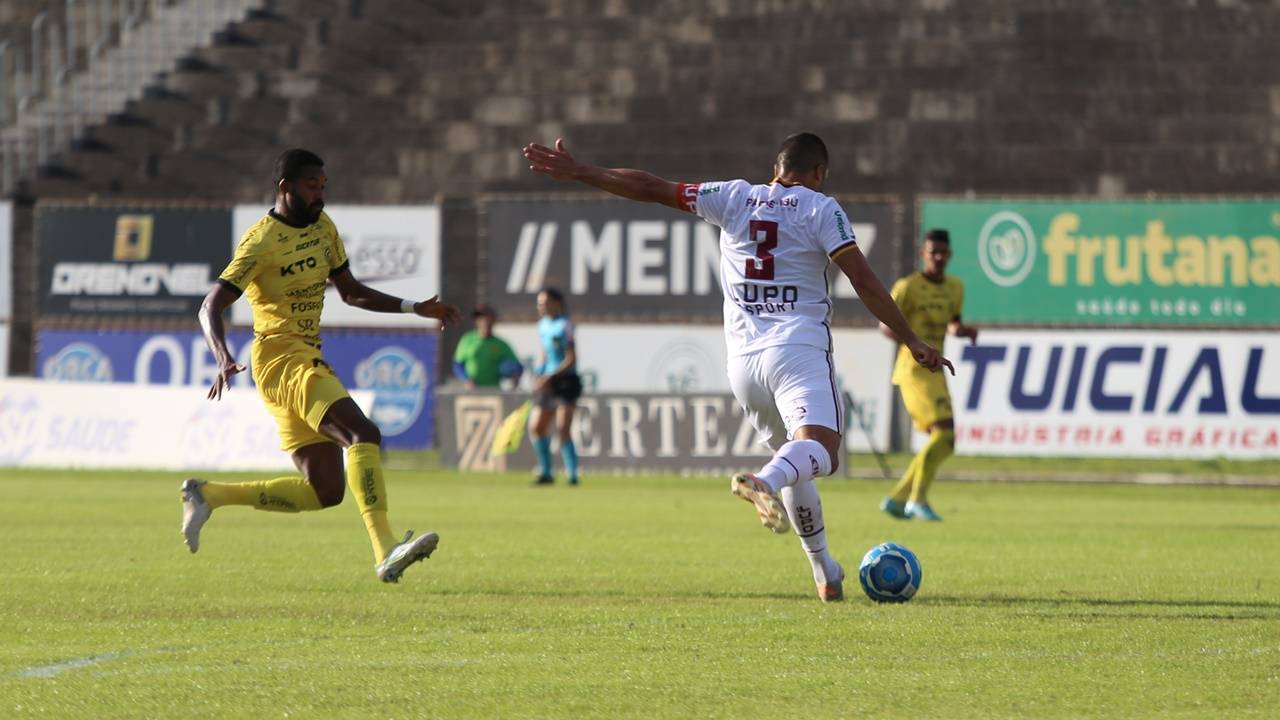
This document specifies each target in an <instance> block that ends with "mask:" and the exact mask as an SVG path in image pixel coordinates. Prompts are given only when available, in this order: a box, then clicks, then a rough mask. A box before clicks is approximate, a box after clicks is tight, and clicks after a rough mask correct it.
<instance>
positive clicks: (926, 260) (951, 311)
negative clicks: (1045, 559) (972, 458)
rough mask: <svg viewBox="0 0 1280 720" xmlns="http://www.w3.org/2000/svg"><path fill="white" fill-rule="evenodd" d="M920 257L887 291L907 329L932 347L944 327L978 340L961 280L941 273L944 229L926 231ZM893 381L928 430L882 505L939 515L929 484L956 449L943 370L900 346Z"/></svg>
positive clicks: (906, 514)
mask: <svg viewBox="0 0 1280 720" xmlns="http://www.w3.org/2000/svg"><path fill="white" fill-rule="evenodd" d="M920 257H921V261H922V266H923V269H922V270H921V271H919V272H915V273H912V274H910V275H908V276H906V277H904V278H902V279H900V280H898V282H896V283H894V285H893V291H892V292H891V294H892V295H893V300H894V302H896V303H898V307H899V308H900V309H901V310H902V314H903V315H905V316H906V318H907V322H909V323H910V324H911V329H912V330H914V331H915V332H916V334H917V335H919V336H920V337H921V338H922V339H923V340H924V341H925V342H926V343H928V344H929V345H931V346H933V347H936V348H940V347H942V342H943V339H944V338H945V337H946V334H947V330H950V331H951V332H952V334H954V335H956V336H957V337H967V338H969V340H970V341H971V342H975V343H976V342H977V341H978V329H977V328H975V327H971V326H969V325H965V324H964V322H963V321H961V319H960V311H961V308H962V307H963V305H964V283H962V282H961V281H960V279H959V278H957V277H953V276H949V275H946V274H945V271H946V269H947V261H948V260H950V259H951V237H950V235H949V234H948V233H947V231H946V230H930V231H929V232H928V233H926V234H925V236H924V247H923V248H922V249H921V251H920ZM880 329H881V331H882V332H884V333H885V334H886V335H888V336H889V338H890V339H893V340H897V338H896V337H894V335H893V333H892V332H890V331H889V329H888V328H887V327H885V326H884V325H883V324H882V325H881V326H880ZM893 384H894V385H897V386H898V389H899V390H900V391H901V392H902V402H903V404H904V405H906V407H907V412H908V413H909V414H910V415H911V419H912V421H913V422H914V423H915V426H916V427H917V428H918V429H919V430H920V431H921V432H927V433H929V441H928V442H927V443H925V446H924V447H923V448H921V449H920V452H919V453H917V454H916V456H915V458H914V459H912V461H911V464H910V465H908V466H907V470H906V472H905V473H903V475H902V479H901V480H899V481H898V484H897V485H896V486H894V488H893V492H892V493H891V494H890V495H889V497H886V498H885V499H884V500H883V501H882V502H881V503H880V509H881V510H883V511H884V512H886V513H888V514H890V515H892V516H894V517H896V518H903V519H906V518H916V519H918V520H933V521H937V520H941V519H942V518H941V517H939V516H938V514H937V513H936V512H934V511H933V508H932V507H930V506H929V486H930V485H931V484H932V483H933V479H934V478H935V477H937V475H938V466H940V465H942V462H943V461H944V460H946V459H947V458H949V457H951V455H952V453H954V452H955V441H956V433H955V421H954V420H953V418H954V416H953V414H952V412H951V393H950V392H948V390H947V380H946V378H945V377H944V376H943V374H942V373H934V372H929V371H927V370H923V369H922V368H920V366H919V364H918V363H917V362H916V361H915V360H914V359H913V358H912V357H911V352H910V351H909V350H907V349H906V348H905V347H899V348H898V359H897V361H896V363H895V364H894V366H893Z"/></svg>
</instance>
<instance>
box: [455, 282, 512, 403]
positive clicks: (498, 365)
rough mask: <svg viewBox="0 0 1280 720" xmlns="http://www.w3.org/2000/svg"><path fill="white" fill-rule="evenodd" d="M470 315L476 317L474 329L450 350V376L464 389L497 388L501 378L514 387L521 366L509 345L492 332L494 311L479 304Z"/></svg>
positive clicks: (494, 319) (494, 320) (495, 318)
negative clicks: (451, 364) (453, 349)
mask: <svg viewBox="0 0 1280 720" xmlns="http://www.w3.org/2000/svg"><path fill="white" fill-rule="evenodd" d="M471 314H472V316H473V317H475V319H476V329H475V330H470V331H468V332H467V333H466V334H464V335H463V336H462V339H460V340H459V341H458V349H457V350H455V351H454V353H453V374H454V376H456V377H457V378H458V379H459V380H461V381H462V382H463V384H465V385H466V386H467V388H468V389H474V388H478V387H485V388H496V387H500V385H501V382H502V380H503V378H506V379H508V380H510V381H511V387H513V388H514V387H516V386H518V385H519V384H520V376H521V374H523V373H524V367H523V366H521V365H520V360H519V359H518V358H516V354H515V353H514V352H513V351H512V350H511V346H510V345H508V344H507V342H506V341H505V340H503V339H502V338H500V337H498V336H497V335H494V334H493V324H494V322H496V321H497V319H498V316H497V314H496V313H494V311H493V308H491V307H489V306H488V305H485V304H483V303H482V304H480V305H477V306H476V309H475V310H474V311H473V312H472V313H471Z"/></svg>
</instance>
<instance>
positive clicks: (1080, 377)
mask: <svg viewBox="0 0 1280 720" xmlns="http://www.w3.org/2000/svg"><path fill="white" fill-rule="evenodd" d="M947 353H948V355H949V357H950V358H951V359H952V360H953V361H954V362H955V365H956V375H955V377H953V378H948V382H949V383H950V387H951V393H952V406H953V409H954V410H955V414H956V418H955V419H956V451H957V452H959V453H964V454H972V455H1044V456H1072V457H1083V456H1117V457H1153V458H1154V457H1160V458H1208V457H1226V458H1238V459H1251V458H1265V457H1272V458H1274V457H1276V456H1277V455H1280V374H1278V373H1276V372H1275V370H1276V368H1278V367H1280V338H1277V337H1275V336H1274V335H1272V334H1266V333H1225V332H1198V331H1177V332H1172V331H1167V332H1155V331H1129V332H1121V331H1115V330H1111V331H1097V330H1095V331H1088V332H1085V331H1039V332H1011V331H988V332H985V333H983V334H982V335H981V336H980V342H979V343H978V344H977V345H969V344H968V343H967V342H956V341H955V340H954V339H948V344H947Z"/></svg>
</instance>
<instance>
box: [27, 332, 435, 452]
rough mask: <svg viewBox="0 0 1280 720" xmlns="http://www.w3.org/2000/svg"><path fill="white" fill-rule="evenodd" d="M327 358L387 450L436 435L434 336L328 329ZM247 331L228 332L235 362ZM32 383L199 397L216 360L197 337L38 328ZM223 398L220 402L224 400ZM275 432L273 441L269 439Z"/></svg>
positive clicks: (241, 383) (241, 384)
mask: <svg viewBox="0 0 1280 720" xmlns="http://www.w3.org/2000/svg"><path fill="white" fill-rule="evenodd" d="M324 339H325V343H324V355H325V360H326V361H327V362H328V363H329V365H330V367H332V368H333V371H334V372H335V373H336V374H337V375H338V377H339V378H340V379H341V380H342V382H343V384H344V385H346V387H347V389H348V390H367V391H369V392H370V393H372V396H373V403H372V405H371V408H370V414H369V418H370V419H371V420H373V421H374V422H375V423H376V424H377V425H378V427H379V429H380V430H381V431H382V437H383V443H384V445H386V446H387V447H389V448H406V449H421V448H425V447H429V446H430V445H431V442H432V433H433V431H434V409H433V402H434V400H433V399H434V394H435V378H434V374H435V362H436V360H435V358H436V343H437V335H436V333H435V332H433V331H432V332H420V333H412V334H411V333H398V332H388V331H375V330H332V331H326V332H325V333H324ZM252 340H253V335H252V333H250V332H249V331H247V330H231V331H229V332H228V334H227V343H228V346H229V347H230V348H231V350H232V352H233V353H235V354H236V357H237V359H238V360H239V361H240V362H241V363H243V364H245V365H246V366H247V365H249V363H250V352H249V344H250V343H251V342H252ZM36 375H37V377H41V378H47V379H50V380H59V381H64V382H100V383H135V384H138V385H172V386H183V387H191V386H195V387H194V388H192V389H189V390H185V392H190V393H193V394H195V395H196V396H198V397H201V398H203V396H204V392H203V388H208V387H209V385H210V384H211V383H212V382H213V378H214V377H215V376H216V375H217V365H216V364H215V363H214V359H213V354H212V353H210V352H209V349H208V347H207V346H206V345H205V341H204V338H203V337H202V336H201V335H200V333H198V332H194V331H187V332H167V333H166V332H146V331H135V330H108V331H96V332H95V331H81V330H75V331H72V330H49V329H42V330H40V331H39V332H38V333H37V351H36ZM252 382H253V381H252V377H251V372H245V373H240V374H239V375H237V376H236V377H235V378H233V380H232V392H231V393H228V395H246V396H250V397H253V399H254V401H255V402H260V401H259V400H258V399H257V393H255V392H244V391H240V392H237V389H238V388H245V389H248V388H249V387H251V386H252ZM226 396H227V395H224V397H226ZM274 434H275V433H274V430H273V432H272V435H273V436H274Z"/></svg>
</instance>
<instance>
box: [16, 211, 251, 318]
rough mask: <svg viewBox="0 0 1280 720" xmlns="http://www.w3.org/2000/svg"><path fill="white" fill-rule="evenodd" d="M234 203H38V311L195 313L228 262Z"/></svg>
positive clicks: (80, 315) (188, 315)
mask: <svg viewBox="0 0 1280 720" xmlns="http://www.w3.org/2000/svg"><path fill="white" fill-rule="evenodd" d="M230 225H231V209H230V208H229V207H202V206H186V205H158V204H157V205H77V204H56V203H55V204H46V203H41V204H39V205H37V206H36V255H37V258H38V266H39V271H38V272H39V293H40V302H39V310H40V314H41V315H42V316H45V317H50V316H61V317H69V316H74V317H76V318H79V319H83V318H85V317H115V318H122V317H127V318H130V319H166V318H167V319H173V318H184V319H187V318H193V317H195V314H196V310H197V309H199V307H200V302H201V300H202V299H203V298H204V296H205V295H206V294H207V293H208V292H209V287H210V286H211V284H212V283H213V281H214V280H215V279H216V278H217V277H218V273H220V272H222V269H223V268H224V267H225V266H226V264H227V262H228V261H229V260H230V259H231V253H230V251H229V250H228V248H227V243H226V237H227V234H228V233H230V231H231V230H230Z"/></svg>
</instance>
